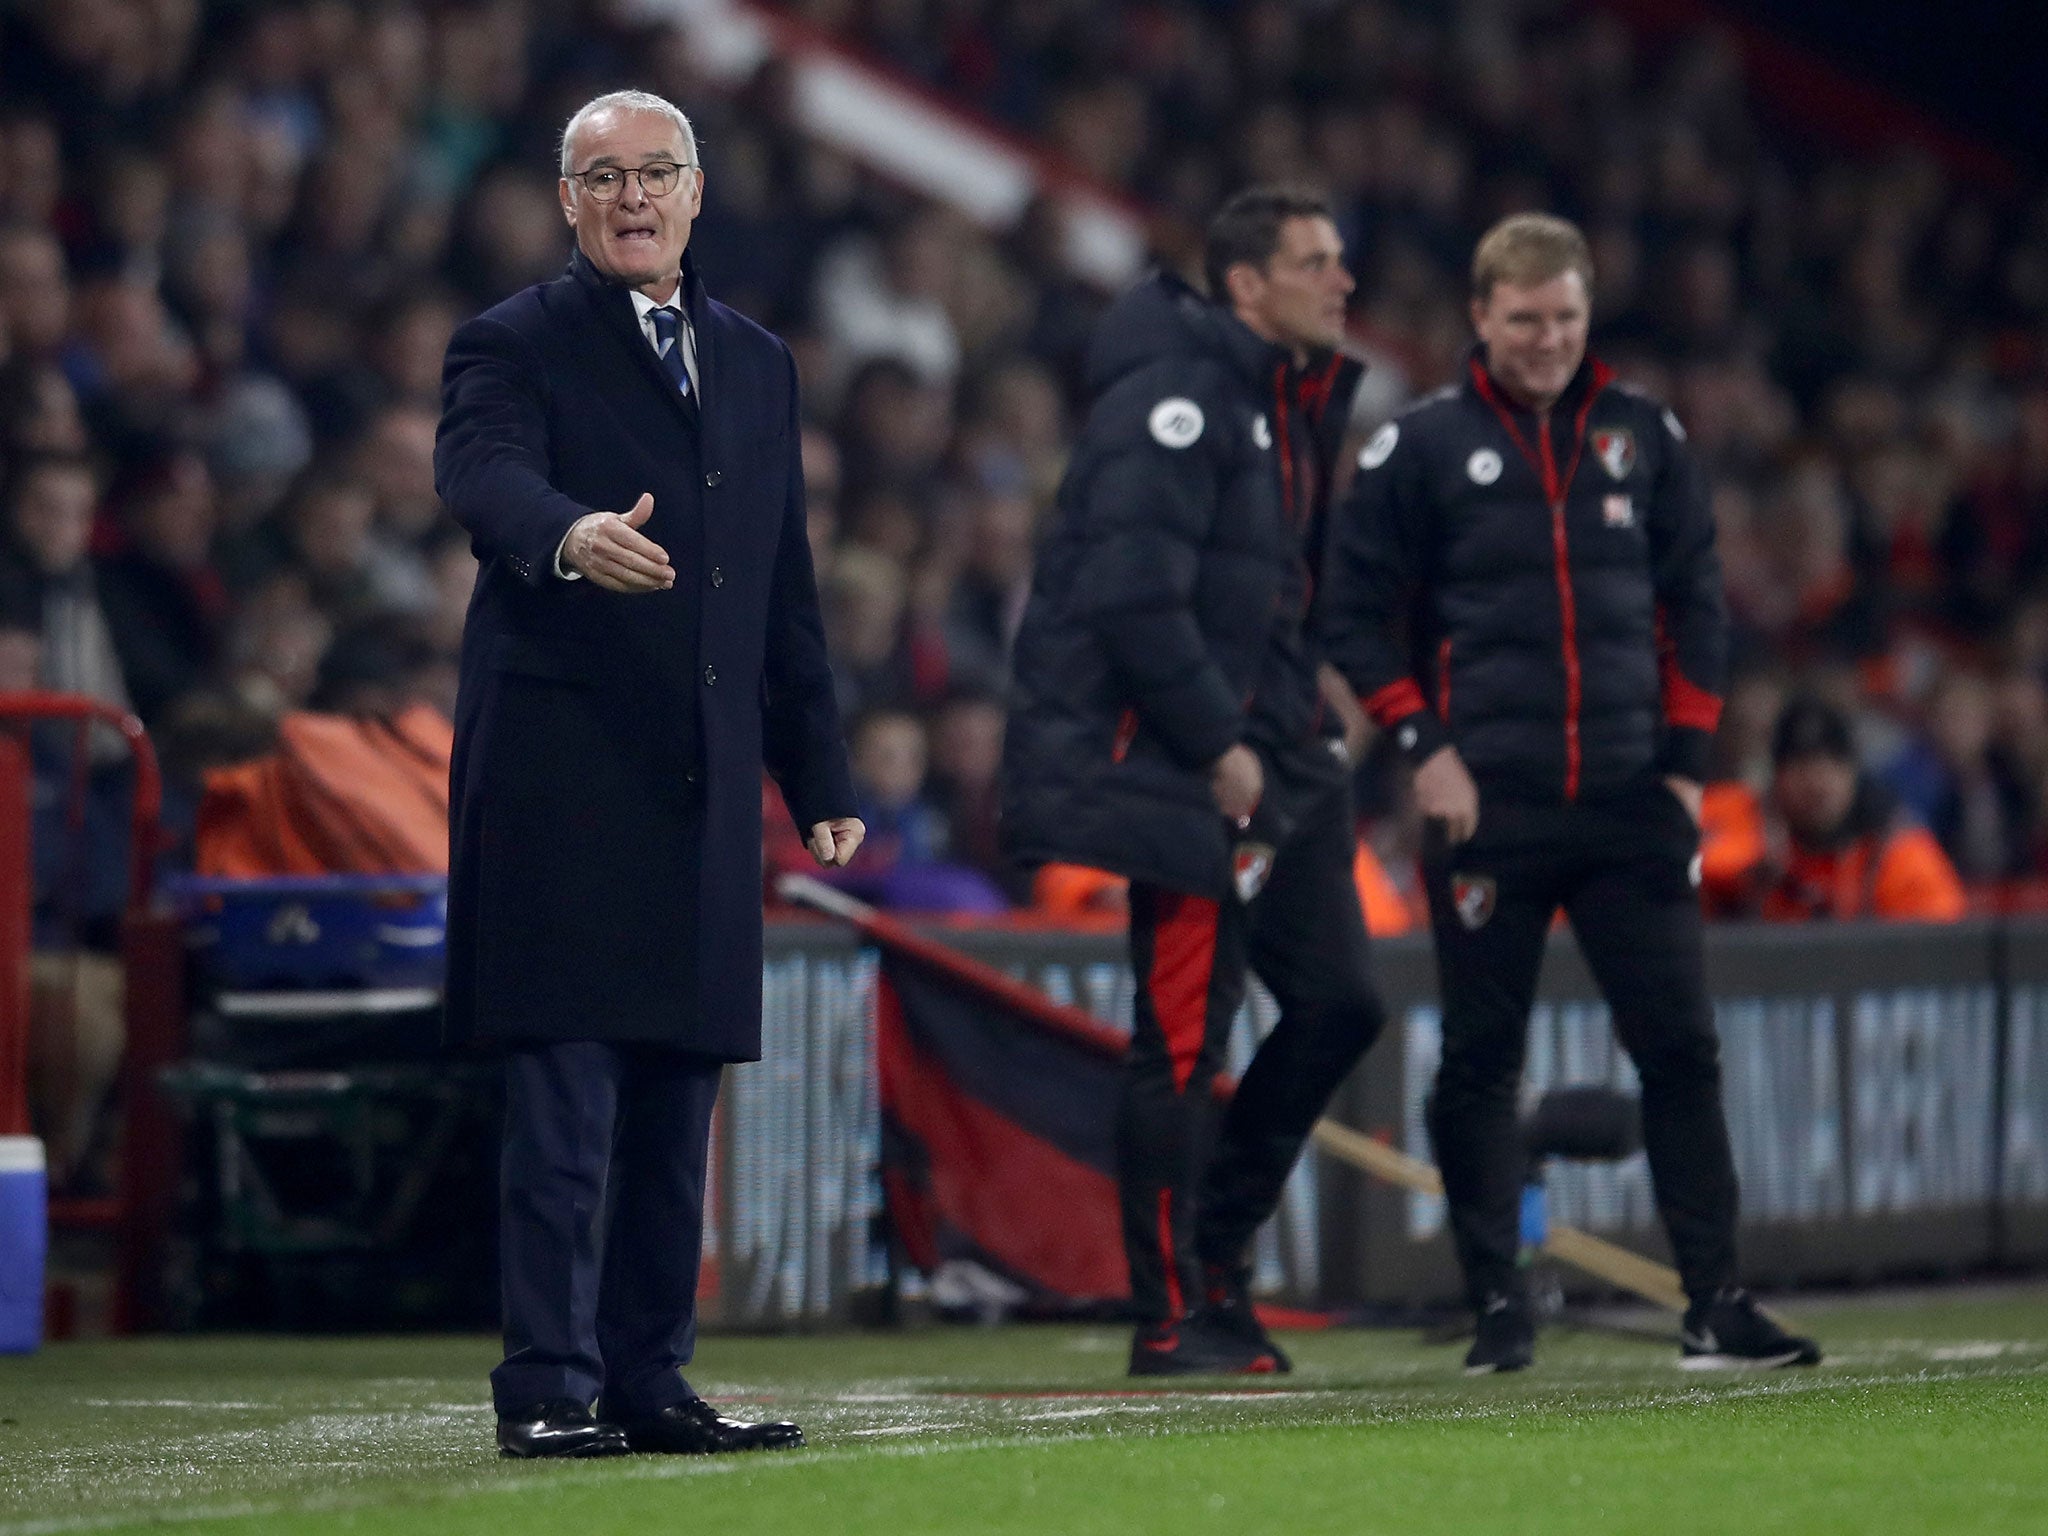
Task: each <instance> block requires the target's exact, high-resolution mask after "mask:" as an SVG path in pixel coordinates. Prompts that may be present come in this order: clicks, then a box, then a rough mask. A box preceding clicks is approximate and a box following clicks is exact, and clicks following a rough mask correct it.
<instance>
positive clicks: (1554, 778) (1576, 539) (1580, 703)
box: [1323, 354, 1728, 803]
mask: <svg viewBox="0 0 2048 1536" xmlns="http://www.w3.org/2000/svg"><path fill="white" fill-rule="evenodd" d="M1359 468H1360V473H1359V475H1358V478H1357V480H1356V481H1354V482H1353V485H1352V489H1351V493H1350V495H1349V497H1348V498H1347V500H1346V502H1345V504H1344V506H1343V507H1342V508H1341V509H1340V511H1339V513H1338V517H1337V526H1336V529H1335V531H1334V532H1333V534H1332V537H1331V549H1330V564H1329V568H1328V570H1327V571H1326V573H1325V582H1326V586H1325V592H1324V598H1323V625H1324V633H1325V636H1326V638H1327V640H1328V642H1329V646H1330V654H1331V657H1332V659H1334V660H1335V661H1336V662H1337V664H1338V665H1339V666H1340V667H1342V668H1343V669H1344V671H1345V673H1346V675H1347V676H1348V677H1349V678H1350V680H1351V683H1352V685H1353V686H1354V687H1355V688H1357V690H1358V692H1359V695H1360V698H1361V701H1362V702H1363V703H1364V705H1365V707H1366V710H1367V712H1368V713H1369V714H1371V715H1372V717H1373V718H1374V720H1376V721H1377V722H1378V723H1379V724H1380V725H1381V726H1382V727H1384V728H1386V729H1388V730H1390V731H1392V732H1393V734H1394V739H1395V740H1396V741H1397V742H1398V743H1399V745H1400V746H1401V748H1402V750H1403V751H1405V752H1407V753H1408V755H1409V756H1410V757H1411V758H1412V759H1413V760H1414V761H1416V762H1418V763H1419V762H1421V761H1422V760H1424V759H1425V758H1427V757H1428V756H1429V755H1430V754H1431V753H1433V752H1435V751H1436V750H1437V749H1438V748H1439V747H1441V746H1443V745H1444V744H1445V743H1446V742H1452V743H1455V744H1456V746H1457V748H1458V752H1459V755H1460V756H1461V757H1462V758H1463V759H1464V760H1465V765H1466V767H1467V768H1469V769H1470V770H1471V772H1472V775H1473V777H1474V778H1475V779H1476V780H1477V781H1478V783H1479V786H1480V789H1481V791H1482V792H1483V793H1488V794H1494V795H1501V796H1505V797H1508V798H1514V799H1522V800H1535V801H1547V802H1553V803H1554V802H1558V801H1569V800H1575V799H1578V798H1580V797H1582V796H1584V797H1595V796H1599V795H1602V794H1605V793H1609V792H1612V791H1616V790H1619V789H1622V788H1624V787H1625V786H1627V785H1629V784H1631V783H1632V782H1634V781H1637V780H1639V779H1641V778H1643V777H1644V776H1645V775H1647V774H1649V773H1652V772H1655V773H1660V774H1683V775H1684V776H1686V777H1688V778H1693V779H1700V778H1703V777H1704V776H1705V773H1706V763H1707V748H1708V745H1709V743H1710V742H1711V741H1712V739H1713V733H1714V728H1715V726H1716V724H1717V723H1718V721H1719V719H1720V713H1721V700H1720V691H1721V686H1722V674H1723V672H1724V670H1725V668H1726V664H1727V648H1728V640H1727V624H1726V620H1725V616H1724V612H1723V607H1722V598H1721V571H1720V562H1719V561H1718V559H1717V558H1716V557H1715V554H1714V524H1713V516H1712V512H1711V510H1710V509H1709V507H1708V503H1707V496H1706V487H1705V484H1704V481H1703V479H1702V477H1701V475H1700V473H1699V471H1698V469H1697V468H1696V467H1695V465H1694V463H1693V460H1692V457H1691V455H1690V453H1689V452H1688V451H1687V450H1686V448H1685V439H1684V430H1683V429H1682V428H1681V427H1680V426H1679V424H1678V419H1677V418H1676V417H1675V416H1673V415H1672V414H1671V413H1670V412H1669V411H1667V410H1665V409H1663V408H1662V407H1661V406H1659V405H1658V404H1657V403H1656V402H1655V401H1653V400H1650V399H1647V398H1645V397H1644V396H1642V395H1639V394H1636V393H1635V392H1633V391H1632V390H1628V389H1622V388H1617V387H1614V385H1613V383H1612V375H1611V374H1610V373H1609V371H1608V370H1607V369H1606V368H1605V367H1604V366H1603V365H1602V364H1600V363H1599V362H1597V361H1594V360H1592V359H1590V358H1589V359H1588V360H1587V362H1586V364H1585V365H1584V366H1583V367H1582V368H1581V369H1580V370H1579V373H1578V376H1577V377H1576V378H1574V379H1573V381H1572V383H1571V385H1570V387H1569V388H1568V389H1567V390H1566V391H1565V393H1564V395H1563V396H1562V398H1560V399H1559V400H1558V401H1557V403H1556V404H1555V405H1554V406H1553V407H1552V408H1551V409H1550V411H1549V412H1548V413H1547V416H1546V417H1544V418H1538V417H1537V416H1536V415H1535V414H1534V413H1533V412H1531V411H1529V410H1527V409H1525V408H1523V407H1522V406H1520V405H1519V404H1517V403H1515V402H1514V401H1513V400H1511V399H1510V397H1509V396H1508V395H1507V394H1506V392H1505V391H1503V390H1502V389H1501V388H1500V386H1499V385H1498V384H1497V383H1496V382H1495V381H1494V380H1493V379H1492V377H1491V376H1490V375H1489V374H1488V373H1487V372H1486V369H1485V367H1484V365H1483V363H1482V362H1481V361H1480V360H1479V357H1478V356H1477V355H1476V354H1475V355H1474V357H1473V358H1472V360H1471V363H1470V365H1469V367H1468V369H1467V376H1466V378H1465V381H1464V382H1463V384H1462V385H1459V386H1455V387H1452V388H1448V389H1445V390H1442V391H1440V392H1438V393H1437V394H1434V395H1431V396H1429V397H1427V398H1425V399H1423V400H1421V401H1418V402H1417V403H1416V404H1415V405H1413V406H1411V407H1409V408H1408V409H1407V410H1406V411H1404V412H1403V413H1402V414H1401V415H1400V416H1399V417H1398V418H1397V419H1396V420H1395V421H1393V422H1390V423H1388V425H1387V426H1385V427H1383V428H1382V429H1381V430H1380V432H1379V435H1378V436H1376V437H1374V438H1373V439H1372V441H1371V442H1369V443H1367V444H1366V446H1365V450H1364V452H1363V453H1362V454H1360V456H1359Z"/></svg>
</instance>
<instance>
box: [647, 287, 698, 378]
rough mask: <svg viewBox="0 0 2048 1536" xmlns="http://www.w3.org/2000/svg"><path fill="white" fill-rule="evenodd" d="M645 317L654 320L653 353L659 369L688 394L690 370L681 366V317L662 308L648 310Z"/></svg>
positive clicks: (670, 310)
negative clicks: (658, 363)
mask: <svg viewBox="0 0 2048 1536" xmlns="http://www.w3.org/2000/svg"><path fill="white" fill-rule="evenodd" d="M647 318H648V319H650V320H652V321H653V322H654V355H655V357H656V358H657V359H659V360H660V362H661V371H662V372H663V373H665V374H667V375H668V378H669V382H670V383H671V384H673V385H675V387H676V388H677V389H678V390H680V391H681V392H682V393H683V394H685V395H687V394H689V392H690V370H689V369H687V368H685V367H684V366H683V340H682V335H681V330H682V323H683V317H682V316H681V315H679V314H677V313H676V312H675V311H674V310H673V309H668V308H662V309H655V310H650V311H648V315H647Z"/></svg>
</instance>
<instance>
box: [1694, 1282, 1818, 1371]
mask: <svg viewBox="0 0 2048 1536" xmlns="http://www.w3.org/2000/svg"><path fill="white" fill-rule="evenodd" d="M1678 1338H1679V1344H1680V1347H1681V1349H1682V1351H1683V1352H1682V1353H1681V1355H1680V1356H1679V1361H1678V1363H1679V1365H1680V1366H1681V1367H1682V1368H1683V1369H1685V1370H1688V1371H1730V1370H1739V1369H1744V1368H1747V1369H1751V1370H1770V1369H1773V1368H1775V1367H1778V1366H1785V1365H1819V1364H1820V1346H1819V1345H1818V1344H1816V1343H1814V1342H1813V1340H1811V1339H1802V1338H1800V1337H1799V1336H1798V1335H1797V1334H1791V1333H1787V1332H1786V1331H1785V1330H1784V1329H1783V1328H1781V1327H1779V1326H1778V1325H1777V1323H1775V1322H1773V1321H1772V1320H1771V1317H1770V1314H1768V1313H1767V1312H1765V1311H1764V1309H1763V1308H1762V1307H1760V1306H1758V1305H1757V1304H1756V1298H1755V1297H1753V1296H1751V1295H1750V1294H1749V1292H1747V1291H1741V1290H1726V1291H1719V1292H1717V1293H1715V1294H1714V1295H1713V1296H1712V1297H1710V1298H1708V1299H1707V1300H1705V1301H1695V1302H1694V1303H1693V1304H1692V1305H1691V1306H1689V1307H1687V1308H1686V1309H1685V1326H1684V1327H1683V1328H1682V1329H1681V1330H1680V1332H1679V1335H1678Z"/></svg>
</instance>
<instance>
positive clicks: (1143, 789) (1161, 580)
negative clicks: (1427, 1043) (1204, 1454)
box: [1003, 188, 1382, 1375]
mask: <svg viewBox="0 0 2048 1536" xmlns="http://www.w3.org/2000/svg"><path fill="white" fill-rule="evenodd" d="M1205 265H1206V267H1207V274H1208V280H1209V285H1210V289H1211V292H1212V293H1213V294H1215V295H1216V296H1217V301H1215V302H1212V301H1211V300H1209V299H1206V298H1204V297H1202V296H1201V295H1200V294H1197V293H1196V292H1194V291H1193V290H1192V289H1191V288H1189V287H1188V286H1187V285H1186V284H1184V283H1182V282H1180V281H1179V280H1178V279H1176V278H1173V277H1169V276H1156V277H1153V278H1151V279H1149V280H1148V281H1146V282H1145V283H1143V284H1141V285H1140V286H1139V287H1137V288H1136V289H1134V290H1133V291H1132V292H1130V293H1129V294H1127V295H1125V297H1124V298H1123V299H1122V300H1121V301H1119V302H1118V304H1117V305H1116V306H1115V307H1114V308H1113V309H1112V310H1111V311H1110V313H1109V314H1108V315H1107V316H1106V317H1105V318H1104V320H1103V322H1102V326H1101V329H1100V330H1099V332H1098V333H1097V335H1096V338H1095V343H1094V347H1093V350H1092V354H1091V357H1090V363H1089V378H1090V382H1091V384H1092V386H1093V388H1094V390H1095V393H1096V399H1095V404H1094V406H1093V409H1092V410H1091V411H1090V413H1089V416H1088V420H1087V423H1086V425H1085V426H1084V428H1083V430H1082V433H1081V437H1080V441H1079V443H1078V445H1077V446H1076V449H1075V453H1074V458H1073V461H1072V463H1071V465H1070V466H1069V468H1068V470H1067V475H1066V479H1065V480H1064V482H1063V483H1062V485H1061V487H1060V497H1059V508H1058V520H1057V523H1056V526H1055V527H1054V529H1053V531H1052V533H1051V535H1050V537H1049V538H1048V539H1047V541H1046V543H1045V545H1044V547H1043V548H1042V549H1041V550H1040V552H1039V558H1038V566H1037V570H1036V572H1035V573H1034V578H1033V582H1032V592H1031V601H1030V604H1029V606H1028V607H1027V608H1026V610H1025V615H1024V622H1023V626H1022V628H1021V630H1020V632H1019V634H1018V637H1017V648H1016V663H1015V669H1016V679H1017V681H1016V689H1015V697H1014V699H1013V701H1012V710H1011V715H1010V726H1009V732H1008V738H1007V742H1006V746H1005V751H1004V813H1003V830H1004V839H1005V842H1006V844H1007V846H1008V847H1009V850H1010V852H1011V853H1012V854H1013V855H1014V856H1016V857H1017V858H1019V859H1021V860H1022V861H1023V862H1025V863H1031V864H1035V863H1043V862H1047V861H1051V860H1060V861H1065V862H1069V863H1076V864H1086V865H1091V866H1094V867H1096V868H1100V869H1107V870H1113V871H1115V872H1117V873H1119V874H1123V875H1126V876H1128V877H1130V881H1131V892H1130V914H1131V916H1130V921H1131V959H1132V966H1133V969H1134V971H1135V973H1136V979H1137V983H1138V985H1137V993H1136V999H1135V1003H1134V1007H1133V1033H1132V1043H1131V1056H1130V1064H1129V1067H1128V1069H1127V1073H1126V1078H1125V1089H1124V1096H1123V1102H1122V1106H1121V1109H1120V1111H1119V1116H1118V1124H1117V1156H1118V1170H1119V1184H1120V1189H1121V1199H1122V1206H1123V1231H1124V1248H1125V1252H1126V1254H1127V1256H1128V1258H1129V1262H1130V1272H1131V1296H1132V1305H1133V1307H1134V1309H1135V1311H1136V1314H1137V1318H1138V1324H1139V1327H1138V1333H1137V1337H1136V1339H1135V1340H1134V1341H1133V1344H1132V1349H1131V1371H1132V1373H1133V1374H1139V1375H1151V1374H1177V1373H1183V1372H1195V1371H1271V1370H1284V1369H1286V1364H1287V1362H1286V1357H1285V1356H1284V1355H1283V1354H1282V1353H1281V1352H1280V1351H1279V1349H1278V1348H1277V1347H1276V1346H1275V1345H1274V1344H1273V1342H1272V1340H1271V1339H1270V1338H1268V1337H1267V1336H1266V1334H1265V1332H1264V1330H1263V1329H1261V1328H1260V1326H1259V1324H1258V1322H1257V1319H1256V1318H1255V1317H1254V1316H1253V1314H1252V1311H1251V1304H1250V1298H1249V1295H1248V1293H1247V1284H1246V1282H1247V1267H1246V1263H1245V1252H1246V1249H1247V1246H1248V1244H1249V1242H1250V1239H1251V1236H1252V1233H1253V1231H1254V1230H1255V1229H1256V1228H1257V1226H1258V1225H1259V1223H1260V1222H1262V1221H1263V1220H1264V1219H1265V1218H1266V1217H1267V1216H1269V1215H1270V1214H1271V1213H1272V1211H1273V1208H1274V1206H1275V1204H1276V1203H1277V1202H1278V1199H1279V1194H1280V1188H1281V1185H1282V1183H1283V1182H1284V1181H1285V1179H1286V1176H1287V1172H1288V1170H1289V1168H1291V1167H1292V1166H1293V1163H1294V1160H1295V1158H1296V1156H1297V1155H1298V1154H1299V1153H1300V1150H1301V1146H1302V1143H1303V1141H1304V1140H1305V1138H1306V1137H1307V1134H1308V1131H1309V1129H1310V1127H1311V1126H1313V1124H1314V1123H1315V1120H1316V1117H1317V1116H1318V1115H1319V1114H1320V1113H1321V1112H1322V1108H1323V1105H1324V1104H1325V1103H1326V1102H1327V1100H1328V1098H1329V1096H1330V1094H1331V1092H1332V1091H1333V1090H1334V1089H1335V1088H1336V1086H1337V1084H1338V1083H1339V1082H1341V1081H1342V1080H1343V1078H1344V1076H1345V1074H1346V1073H1347V1072H1349V1071H1350V1069H1351V1067H1352V1065H1353V1063H1355V1062H1356V1061H1357V1059H1358V1057H1359V1056H1360V1055H1361V1054H1362V1053H1363V1052H1364V1050H1365V1048H1366V1047H1367V1046H1368V1045H1370V1044H1371V1043H1372V1040H1373V1037H1374V1036H1375V1035H1376V1034H1377V1033H1378V1032H1379V1028H1380V1024H1381V1019H1382V1013H1381V1009H1380V1004H1379V1001H1378V998H1377V997H1376V996H1375V994H1374V992H1373V990H1372V984H1371V981H1370V978H1369V976H1368V974H1367V970H1366V938H1365V925H1364V921H1363V918H1362V917H1361V915H1360V912H1359V904H1358V893H1357V890H1356V887H1355V886H1354V885H1353V884H1352V879H1351V861H1352V842H1353V835H1354V834H1353V827H1352V814H1351V804H1350V785H1349V779H1350V775H1349V771H1348V764H1349V756H1348V755H1347V751H1346V745H1345V740H1344V736H1343V731H1342V727H1341V725H1340V724H1339V719H1340V717H1342V716H1344V715H1346V713H1347V712H1348V713H1349V717H1350V718H1351V719H1353V720H1354V721H1355V722H1356V726H1357V729H1358V730H1359V731H1360V733H1361V734H1362V725H1363V722H1362V717H1359V716H1357V715H1356V712H1355V705H1353V703H1352V701H1351V699H1350V697H1349V694H1348V692H1347V691H1346V689H1345V688H1344V685H1343V683H1342V680H1341V679H1340V678H1338V677H1337V675H1336V674H1335V673H1334V671H1332V670H1330V669H1328V668H1326V667H1323V666H1321V664H1320V660H1319V651H1318V649H1317V646H1316V643H1315V641H1314V638H1313V634H1312V627H1311V602H1312V599H1313V596H1314V585H1315V583H1314V577H1313V573H1314V571H1315V570H1316V569H1317V568H1318V564H1319V559H1320V550H1321V538H1322V528H1323V524H1324V521H1325V516H1324V513H1325V509H1326V507H1327V502H1328V494H1327V492H1328V486H1329V483H1330V469H1331V466H1332V463H1333V461H1334V459H1335V455H1336V449H1337V444H1338V441H1339V439H1340V438H1341V436H1342V433H1343V430H1344V420H1345V417H1346V415H1347V414H1348V408H1349V405H1350V400H1351V396H1352V393H1353V392H1354V390H1355V388H1356V385H1357V380H1358V375H1359V373H1360V371H1361V370H1360V369H1359V367H1358V365H1357V364H1355V363H1352V362H1349V361H1347V360H1346V359H1344V358H1343V357H1342V356H1341V355H1339V354H1338V353H1337V352H1336V350H1335V348H1336V345H1337V343H1338V342H1339V341H1340V340H1341V339H1342V336H1343V327H1344V301H1345V298H1346V297H1347V296H1348V295H1349V293H1350V292H1351V287H1352V284H1351V279H1350V276H1349V275H1348V274H1347V273H1346V272H1345V270H1344V267H1343V245H1342V242H1341V241H1340V240H1339V239H1338V237H1337V230H1336V226H1335V224H1334V223H1333V222H1332V220H1331V218H1330V215H1329V211H1328V209H1327V207H1326V206H1325V205H1324V204H1323V203H1322V202H1321V201H1320V200H1318V199H1316V198H1314V197H1312V196H1308V195H1305V194H1300V193H1293V192H1287V191H1281V190H1276V189H1261V188H1254V189H1252V190H1250V191H1247V192H1244V193H1240V194H1239V195H1238V196H1237V197H1236V198H1234V199H1232V201H1231V202H1230V203H1229V204H1228V205H1227V206H1226V207H1225V208H1224V209H1223V211H1222V212H1221V213H1219V214H1218V215H1217V218H1216V221H1215V223H1214V224H1213V225H1212V226H1211V227H1210V230H1209V239H1208V249H1207V254H1206V261H1205ZM1353 745H1354V747H1355V739H1354V742H1353ZM1247 964H1249V965H1250V966H1251V967H1252V968H1253V969H1255V970H1257V972H1258V974H1259V976H1260V978H1261V979H1262V980H1264V981H1265V982H1266V984H1267V986H1268V987H1269V988H1270V989H1271V990H1272V992H1273V994H1274V996H1275V997H1276V998H1277V999H1278V1000H1279V1003H1280V1008H1281V1014H1280V1021H1279V1023H1278V1025H1277V1026H1276V1027H1275V1029H1274V1031H1273V1033H1272V1034H1271V1035H1270V1036H1269V1037H1268V1038H1267V1040H1266V1041H1265V1042H1264V1044H1263V1045H1262V1046H1261V1047H1260V1049H1259V1052H1258V1054H1257V1056H1256V1057H1255V1058H1254V1060H1253V1062H1252V1064H1251V1067H1250V1068H1249V1070H1248V1071H1247V1072H1246V1073H1245V1076H1244V1079H1243V1081H1242V1083H1241V1084H1240V1085H1239V1087H1238V1090H1237V1093H1236V1095H1235V1097H1234V1099H1233V1101H1232V1104H1231V1107H1230V1110H1229V1112H1228V1114H1227V1116H1226V1117H1225V1120H1224V1123H1223V1126H1222V1130H1221V1135H1220V1137H1216V1136H1214V1135H1213V1134H1212V1120H1213V1114H1212V1103H1213V1099H1212V1094H1211V1088H1212V1085H1213V1082H1214V1079H1215V1077H1216V1073H1217V1071H1218V1070H1219V1069H1220V1067H1221V1065H1222V1057H1223V1051H1224V1047H1225V1043H1226V1038H1227V1035H1228V1033H1229V1029H1230V1025H1231V1021H1232V1020H1233V1019H1234V1018H1235V1016H1236V1014H1237V1010H1238V1005H1239V1003H1240V1001H1241V1000H1242V998H1243V995H1244V985H1245V970H1246V967H1247ZM1212 1141H1214V1143H1215V1150H1214V1153H1213V1156H1212V1155H1211V1153H1210V1148H1211V1144H1212Z"/></svg>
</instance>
